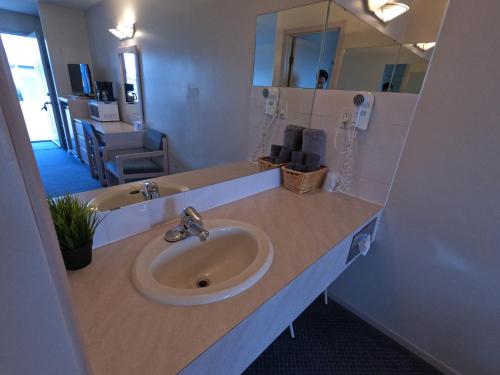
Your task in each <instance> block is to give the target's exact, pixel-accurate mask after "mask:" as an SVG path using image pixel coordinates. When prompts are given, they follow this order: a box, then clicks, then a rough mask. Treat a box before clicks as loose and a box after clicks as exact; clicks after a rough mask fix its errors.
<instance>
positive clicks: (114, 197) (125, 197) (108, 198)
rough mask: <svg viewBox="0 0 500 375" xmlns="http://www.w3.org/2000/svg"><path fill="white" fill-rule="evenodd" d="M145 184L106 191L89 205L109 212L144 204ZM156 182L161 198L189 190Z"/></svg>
mask: <svg viewBox="0 0 500 375" xmlns="http://www.w3.org/2000/svg"><path fill="white" fill-rule="evenodd" d="M144 182H145V181H142V182H134V183H129V184H125V185H119V186H113V187H110V188H108V189H104V190H103V192H102V193H99V195H97V196H96V197H95V198H94V199H92V200H91V201H90V202H89V205H91V206H93V207H94V208H95V209H96V210H97V211H109V210H114V209H116V208H120V207H124V206H129V205H131V204H136V203H141V202H144V196H143V195H142V193H141V192H140V190H141V189H142V187H143V186H144ZM155 182H156V183H157V185H158V188H159V190H160V196H161V197H165V196H167V195H172V194H177V193H180V192H182V191H188V190H189V188H188V187H187V186H184V185H180V184H175V183H170V182H163V183H162V182H158V181H155Z"/></svg>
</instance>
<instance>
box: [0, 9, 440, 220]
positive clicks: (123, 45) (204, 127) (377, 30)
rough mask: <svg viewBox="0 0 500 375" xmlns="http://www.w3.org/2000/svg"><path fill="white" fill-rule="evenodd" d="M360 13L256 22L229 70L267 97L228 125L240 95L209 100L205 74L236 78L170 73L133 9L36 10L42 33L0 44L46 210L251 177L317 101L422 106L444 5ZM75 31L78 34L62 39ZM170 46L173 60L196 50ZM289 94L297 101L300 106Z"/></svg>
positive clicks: (295, 12)
mask: <svg viewBox="0 0 500 375" xmlns="http://www.w3.org/2000/svg"><path fill="white" fill-rule="evenodd" d="M360 3H363V9H362V11H361V12H360V11H359V9H358V8H356V6H353V3H351V2H348V1H340V0H338V1H319V2H315V3H312V4H307V5H303V6H297V7H293V8H289V9H277V10H274V11H272V12H264V13H261V14H257V15H255V29H254V32H255V45H254V47H255V51H254V52H255V53H254V54H253V56H251V57H250V58H251V61H250V60H247V59H244V58H243V57H242V56H239V57H238V59H240V60H241V61H240V65H241V63H243V60H245V61H244V62H245V63H246V64H251V63H252V62H253V79H252V82H251V83H253V86H255V87H256V88H257V87H259V88H262V87H269V88H272V89H270V90H268V93H269V96H266V97H263V96H262V93H263V92H262V90H261V89H259V90H260V91H259V90H257V91H255V90H253V91H252V96H251V97H248V96H247V97H246V98H247V99H246V101H247V102H251V103H252V108H253V106H254V104H255V105H258V107H259V111H258V113H254V111H253V109H251V110H250V113H248V112H245V110H241V109H240V110H239V111H238V112H237V111H234V114H231V115H230V117H229V116H222V117H221V116H219V108H225V109H226V110H227V111H228V113H233V112H232V107H230V106H227V105H226V100H225V98H237V97H241V98H244V97H245V96H241V93H242V92H243V91H244V87H247V85H248V82H239V81H238V80H236V81H235V80H234V79H233V80H232V82H237V84H232V85H229V84H222V86H221V87H224V93H222V92H220V93H221V94H220V95H215V96H207V95H206V92H205V91H204V90H206V88H209V87H210V88H211V87H212V82H211V81H210V77H212V74H211V73H210V74H207V73H206V69H207V67H210V69H212V70H213V71H216V72H217V73H216V74H215V76H217V77H221V76H222V75H224V76H225V75H227V74H228V72H230V73H231V74H236V71H235V70H234V69H232V66H233V64H232V62H231V60H224V61H223V62H222V63H221V62H220V59H219V57H218V56H217V55H216V54H214V53H213V50H208V49H206V50H203V49H202V50H201V51H202V52H203V54H204V56H205V60H206V61H212V62H213V63H212V64H209V63H206V62H204V61H203V60H200V59H198V58H196V59H191V60H190V61H191V65H189V64H188V65H186V66H184V65H182V64H180V65H179V63H178V61H177V60H176V56H177V55H169V56H168V57H167V58H166V61H168V63H165V62H164V61H163V60H161V59H159V56H160V55H161V54H165V53H166V52H165V51H169V46H168V40H167V39H161V38H159V39H158V38H156V39H155V37H154V35H156V34H157V31H156V30H155V29H151V28H149V27H146V28H141V27H138V26H137V24H136V21H137V19H136V17H137V15H136V13H135V12H134V11H133V10H132V9H131V8H127V7H123V9H121V10H120V12H118V13H119V14H118V15H117V16H116V17H115V19H114V20H113V21H109V20H106V21H103V20H101V18H100V16H99V9H100V8H101V7H103V6H104V5H103V4H97V5H96V6H93V7H87V8H74V7H69V6H64V5H53V4H47V3H41V4H39V6H38V7H37V14H36V15H35V20H36V22H38V25H39V26H38V27H37V28H35V29H33V30H26V31H25V32H24V34H25V35H19V34H22V33H19V32H18V33H17V34H16V35H14V34H12V33H8V32H7V33H3V34H2V41H3V43H4V45H5V48H6V52H7V56H8V58H9V62H10V65H11V70H12V74H13V76H14V80H15V83H16V87H17V96H18V98H19V101H20V103H21V106H22V108H23V114H24V116H25V120H26V124H27V128H28V132H29V134H30V139H31V140H32V146H33V150H34V154H35V157H36V160H37V162H38V166H39V169H40V173H41V176H42V179H43V181H44V186H45V188H46V193H47V196H51V197H57V196H61V195H64V194H67V193H70V194H75V193H76V194H78V195H79V196H80V198H81V199H83V200H87V201H90V202H91V203H92V204H93V205H95V207H97V208H98V209H99V210H101V211H106V210H109V209H116V208H120V207H124V206H127V205H130V204H135V203H140V202H143V201H144V200H148V199H151V198H152V197H155V196H166V195H173V194H176V193H179V192H183V191H187V190H192V189H196V188H199V187H202V186H206V185H209V184H211V183H216V182H220V181H224V180H227V179H230V178H235V177H241V176H245V175H249V174H254V173H257V172H259V166H258V164H257V159H258V158H259V157H262V156H265V154H268V153H269V151H270V150H269V148H270V145H271V144H272V143H273V142H278V143H279V139H280V138H281V137H282V136H283V134H284V131H285V128H286V126H288V125H294V126H299V127H304V128H310V127H314V121H313V120H315V118H314V116H313V111H314V105H315V97H316V94H315V90H322V91H323V90H326V91H328V90H344V91H353V92H354V91H368V92H406V93H414V94H418V93H419V92H420V90H421V86H422V82H423V80H424V77H425V74H426V70H427V66H428V62H429V59H430V57H431V55H432V51H433V45H434V44H435V42H436V40H437V30H438V25H439V20H440V14H442V10H443V9H442V8H443V6H444V5H443V4H444V3H445V2H444V1H441V0H440V1H436V2H433V5H432V7H430V8H429V7H427V8H425V7H422V5H420V2H419V1H413V2H412V4H411V7H409V9H408V10H406V12H405V13H404V14H401V15H399V16H398V17H396V18H394V19H392V20H390V22H389V21H387V20H381V19H380V17H387V13H386V14H385V15H384V14H383V13H381V12H380V11H377V9H375V11H372V10H371V9H370V6H376V4H375V5H373V4H372V3H373V2H370V1H368V2H365V1H363V2H360ZM375 3H376V2H375ZM358 5H359V4H358ZM424 8H425V9H424ZM424 10H426V12H427V13H428V14H427V13H425V11H424ZM377 12H378V13H377ZM429 14H430V15H432V14H438V16H433V17H434V18H432V17H431V18H430V19H428V21H427V22H426V24H425V25H424V26H422V25H423V24H422V23H420V22H416V21H415V20H417V19H421V17H422V16H423V15H429ZM70 18H71V19H74V20H79V22H77V23H76V24H75V26H74V27H73V31H74V33H64V30H65V28H66V27H67V25H66V23H65V19H70ZM61 35H63V36H64V38H61ZM242 37H243V36H242ZM240 39H241V38H240ZM247 40H248V43H247V50H248V51H252V44H253V42H252V40H251V38H247ZM178 42H179V45H178V53H179V54H180V55H182V53H183V52H182V48H183V46H187V45H189V43H191V42H190V41H189V39H183V38H182V37H179V41H178ZM205 42H206V43H214V45H215V44H216V43H218V42H217V41H216V40H214V41H212V40H208V39H207V40H206V41H205ZM238 43H240V45H241V41H238ZM61 49H63V50H64V52H65V53H64V54H60V53H59V51H60V50H61ZM228 51H229V50H228ZM228 53H229V52H228ZM165 56H166V55H165ZM193 64H194V65H193ZM194 67H196V68H194ZM237 77H240V78H241V74H240V73H237ZM226 80H227V77H224V80H223V81H219V82H224V81H226ZM240 81H241V80H240ZM280 88H283V90H280ZM285 88H289V89H294V90H297V91H295V93H294V94H293V95H295V96H296V99H293V98H291V97H289V96H290V95H291V93H292V92H291V91H290V92H288V91H286V90H284V89H285ZM229 92H233V94H234V95H231V94H228V93H229ZM299 97H300V100H299V99H298V98H299ZM317 99H318V100H319V99H321V98H320V97H318V98H317ZM297 100H299V101H300V105H298V106H297V105H296V104H297V103H298V102H297ZM244 102H245V100H241V101H238V102H237V103H236V107H241V106H246V104H243V103H244ZM272 102H274V103H275V104H274V105H271V104H270V103H272ZM263 108H264V110H263V111H262V109H263ZM237 113H241V114H243V119H241V118H239V117H238V119H237V120H235V118H236V116H237ZM245 113H246V115H244V114H245ZM235 124H236V125H235ZM229 139H231V142H228V141H227V140H229ZM256 143H257V144H258V145H256ZM327 152H331V151H327ZM61 176H64V178H61ZM150 182H152V183H153V184H150ZM151 189H153V192H151V191H150V190H151Z"/></svg>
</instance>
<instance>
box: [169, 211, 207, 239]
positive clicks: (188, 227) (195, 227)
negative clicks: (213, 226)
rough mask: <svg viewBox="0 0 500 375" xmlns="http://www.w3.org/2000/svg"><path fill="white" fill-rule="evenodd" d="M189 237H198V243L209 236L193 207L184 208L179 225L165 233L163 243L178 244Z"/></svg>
mask: <svg viewBox="0 0 500 375" xmlns="http://www.w3.org/2000/svg"><path fill="white" fill-rule="evenodd" d="M191 235H194V236H198V238H199V239H200V241H205V240H206V239H207V237H208V235H209V233H208V231H207V230H206V229H205V228H204V227H203V221H202V220H201V215H200V214H199V213H198V211H196V210H195V209H194V208H193V207H188V208H185V209H184V211H182V215H181V223H180V224H179V225H178V226H177V227H175V228H174V229H170V230H168V231H167V233H165V237H164V238H165V241H167V242H178V241H181V240H183V239H184V238H186V237H189V236H191Z"/></svg>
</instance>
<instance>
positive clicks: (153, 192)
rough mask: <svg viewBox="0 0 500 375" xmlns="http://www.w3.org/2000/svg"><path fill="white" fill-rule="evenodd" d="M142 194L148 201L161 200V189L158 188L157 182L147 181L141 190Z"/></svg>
mask: <svg viewBox="0 0 500 375" xmlns="http://www.w3.org/2000/svg"><path fill="white" fill-rule="evenodd" d="M141 193H142V195H143V196H144V199H145V200H148V201H149V200H152V199H156V198H160V189H159V188H158V185H157V184H156V182H153V181H146V182H145V183H144V186H143V187H142V189H141Z"/></svg>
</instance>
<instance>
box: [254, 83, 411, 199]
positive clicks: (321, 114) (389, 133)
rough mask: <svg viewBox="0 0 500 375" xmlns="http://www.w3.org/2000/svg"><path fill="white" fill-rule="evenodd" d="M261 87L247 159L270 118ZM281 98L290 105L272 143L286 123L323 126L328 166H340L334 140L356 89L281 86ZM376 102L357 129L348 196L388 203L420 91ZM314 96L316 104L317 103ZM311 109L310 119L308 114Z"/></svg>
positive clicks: (377, 97)
mask: <svg viewBox="0 0 500 375" xmlns="http://www.w3.org/2000/svg"><path fill="white" fill-rule="evenodd" d="M262 90H263V87H254V88H253V92H252V104H251V110H250V134H251V136H250V138H249V157H251V156H252V153H253V151H254V150H255V145H256V144H257V142H258V134H261V129H262V127H263V124H264V123H265V121H269V117H268V116H266V115H264V103H265V100H264V97H263V96H262ZM280 91H281V97H280V101H281V102H284V103H286V109H287V114H286V118H285V119H278V120H276V123H275V124H274V125H273V127H272V128H271V130H270V132H269V142H268V143H267V144H268V145H270V144H282V142H283V131H284V128H285V126H286V125H288V124H294V125H300V126H304V127H307V126H308V125H309V121H310V125H311V128H313V129H322V130H324V131H325V132H326V135H327V148H326V165H327V166H328V167H329V168H330V169H331V170H332V171H336V170H337V162H338V154H337V152H336V151H335V149H334V146H333V142H334V138H335V131H336V129H337V126H338V124H339V123H340V116H341V113H342V111H343V109H344V108H345V107H349V108H352V98H353V95H354V94H355V93H356V92H355V91H340V90H317V91H316V93H315V94H314V91H313V90H304V89H295V88H281V89H280ZM374 95H375V106H374V109H373V113H372V117H371V121H370V126H369V128H368V130H367V131H365V132H359V133H358V136H357V138H356V145H355V148H354V163H353V173H352V184H351V189H350V191H349V192H348V194H351V195H353V196H356V197H359V198H363V199H366V200H369V201H372V202H375V203H379V204H385V202H386V200H387V197H388V195H389V191H390V187H391V184H392V180H393V178H394V175H395V173H396V168H397V165H398V161H399V158H400V156H401V153H402V150H403V146H404V142H405V139H406V134H407V132H408V129H409V125H410V122H411V118H412V116H413V111H414V109H415V106H416V103H417V99H418V95H417V94H401V93H382V92H378V93H374ZM313 100H314V106H313ZM310 113H312V115H311V117H310V116H309V114H310ZM266 147H268V146H266Z"/></svg>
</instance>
